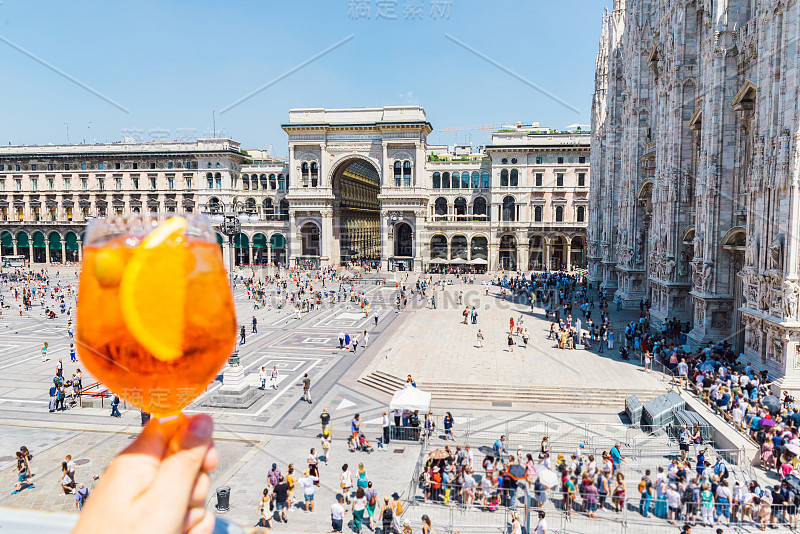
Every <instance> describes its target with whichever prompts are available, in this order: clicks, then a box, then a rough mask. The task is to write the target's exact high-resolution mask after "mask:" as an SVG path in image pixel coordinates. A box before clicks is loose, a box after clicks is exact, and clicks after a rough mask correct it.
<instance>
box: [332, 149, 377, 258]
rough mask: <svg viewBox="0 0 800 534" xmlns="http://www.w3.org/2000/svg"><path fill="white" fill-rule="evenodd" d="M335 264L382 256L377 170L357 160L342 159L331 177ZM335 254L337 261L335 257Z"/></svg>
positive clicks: (356, 158)
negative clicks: (333, 198)
mask: <svg viewBox="0 0 800 534" xmlns="http://www.w3.org/2000/svg"><path fill="white" fill-rule="evenodd" d="M331 184H332V186H333V187H332V188H333V196H334V197H335V200H334V203H333V236H332V240H333V250H331V262H332V263H334V264H340V263H345V262H348V261H358V260H379V259H380V256H381V222H380V215H381V207H380V202H379V201H378V193H380V190H381V177H380V173H379V172H378V169H376V168H375V166H374V165H373V164H372V163H370V162H369V161H367V160H365V159H362V158H360V157H352V158H348V159H345V160H344V161H342V162H341V163H339V164H338V165H337V166H336V168H335V169H334V171H333V175H332V181H331ZM337 252H338V255H339V257H338V258H336V257H334V255H335V254H336V253H337Z"/></svg>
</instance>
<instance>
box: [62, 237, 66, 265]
mask: <svg viewBox="0 0 800 534" xmlns="http://www.w3.org/2000/svg"><path fill="white" fill-rule="evenodd" d="M61 263H62V264H63V263H67V242H66V239H62V240H61Z"/></svg>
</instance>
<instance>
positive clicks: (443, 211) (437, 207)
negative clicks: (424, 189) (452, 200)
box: [433, 197, 447, 216]
mask: <svg viewBox="0 0 800 534" xmlns="http://www.w3.org/2000/svg"><path fill="white" fill-rule="evenodd" d="M433 209H434V211H433V213H434V215H442V216H443V215H447V199H446V198H444V197H439V198H437V199H436V202H435V203H434V205H433Z"/></svg>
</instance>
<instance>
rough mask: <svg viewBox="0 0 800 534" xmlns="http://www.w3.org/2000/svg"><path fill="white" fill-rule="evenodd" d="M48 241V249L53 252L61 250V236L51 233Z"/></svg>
mask: <svg viewBox="0 0 800 534" xmlns="http://www.w3.org/2000/svg"><path fill="white" fill-rule="evenodd" d="M48 240H49V241H50V248H51V249H55V250H60V249H61V236H60V235H58V234H57V233H55V232H53V233H52V234H50V238H49V239H48Z"/></svg>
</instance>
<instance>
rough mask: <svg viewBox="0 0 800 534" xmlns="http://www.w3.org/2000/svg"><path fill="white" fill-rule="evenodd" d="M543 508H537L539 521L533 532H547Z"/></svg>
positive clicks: (543, 533)
mask: <svg viewBox="0 0 800 534" xmlns="http://www.w3.org/2000/svg"><path fill="white" fill-rule="evenodd" d="M544 517H545V512H544V510H539V522H538V523H536V526H535V527H534V531H533V532H534V534H547V521H546V520H545V518H544Z"/></svg>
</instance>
